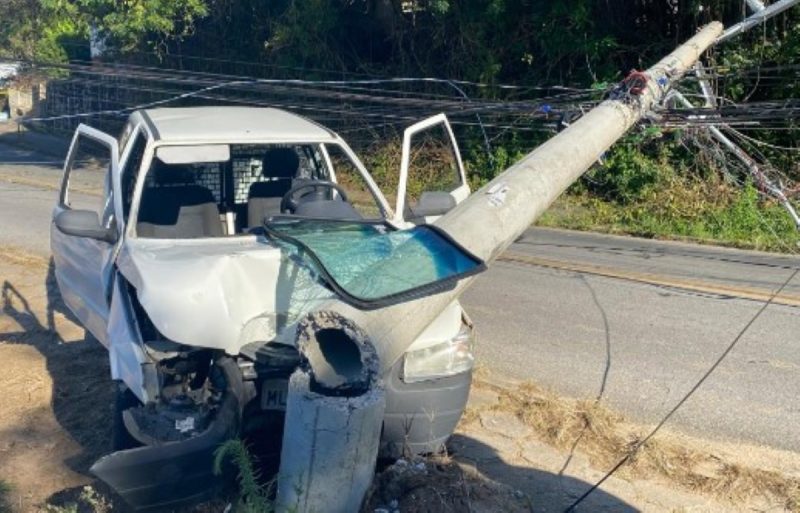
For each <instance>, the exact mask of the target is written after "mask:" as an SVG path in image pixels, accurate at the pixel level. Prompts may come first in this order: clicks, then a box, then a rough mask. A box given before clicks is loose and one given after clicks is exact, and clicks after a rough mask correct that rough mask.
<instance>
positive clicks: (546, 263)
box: [497, 251, 800, 306]
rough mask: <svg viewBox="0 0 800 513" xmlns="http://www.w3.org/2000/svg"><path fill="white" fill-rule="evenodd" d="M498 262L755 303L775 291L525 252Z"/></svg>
mask: <svg viewBox="0 0 800 513" xmlns="http://www.w3.org/2000/svg"><path fill="white" fill-rule="evenodd" d="M497 260H500V261H505V262H516V263H521V264H528V265H536V266H540V267H548V268H551V269H559V270H563V271H572V272H576V273H585V274H594V275H597V276H604V277H607V278H617V279H620V280H628V281H634V282H638V283H647V284H650V285H659V286H663V287H673V288H678V289H683V290H690V291H693V292H703V293H706V294H716V295H721V296H729V297H736V298H743V299H752V300H754V301H767V300H769V298H770V297H771V296H772V294H773V292H774V291H772V290H767V289H762V288H757V287H732V286H729V285H722V284H719V283H710V282H704V281H700V280H691V281H690V280H686V279H681V278H673V277H668V276H661V275H657V274H651V273H642V272H634V271H624V270H621V269H615V268H611V267H604V266H599V265H594V264H586V263H577V262H562V261H560V260H552V259H549V258H542V257H538V256H533V255H528V254H524V253H518V252H515V251H506V252H505V253H503V254H502V255H500V256H499V257H498V258H497ZM772 302H773V303H777V304H781V305H787V306H800V296H798V295H797V294H789V293H786V292H783V293H781V294H779V295H778V296H776V297H775V299H773V300H772Z"/></svg>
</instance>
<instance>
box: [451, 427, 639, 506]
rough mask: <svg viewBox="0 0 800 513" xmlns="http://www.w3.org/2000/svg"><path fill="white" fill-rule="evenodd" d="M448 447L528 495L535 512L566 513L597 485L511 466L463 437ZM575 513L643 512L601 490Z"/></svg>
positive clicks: (455, 438) (491, 476)
mask: <svg viewBox="0 0 800 513" xmlns="http://www.w3.org/2000/svg"><path fill="white" fill-rule="evenodd" d="M447 445H448V448H449V449H450V450H451V451H452V453H453V458H454V459H455V460H456V461H457V462H459V463H461V464H463V465H467V466H470V467H474V468H475V469H476V470H477V471H478V472H480V474H482V475H483V476H486V477H488V478H489V479H492V480H494V481H497V482H499V483H503V484H505V485H507V486H510V487H512V488H514V489H516V490H520V491H522V492H523V493H525V494H526V495H527V496H528V497H530V498H531V502H532V511H534V512H536V513H560V512H563V511H564V510H565V509H566V508H567V507H569V506H570V505H571V504H572V503H573V501H575V499H577V498H578V497H580V496H581V494H583V493H584V492H585V491H586V490H588V489H589V488H590V487H591V486H592V484H593V483H587V482H585V481H582V480H580V479H576V478H574V477H570V476H564V475H558V474H553V473H551V472H546V471H544V470H538V469H533V468H525V467H517V466H514V465H509V464H508V463H506V462H505V461H503V460H502V458H501V457H500V456H499V455H498V454H497V451H496V450H495V449H494V448H492V447H490V446H488V445H486V444H484V443H483V442H480V441H478V440H476V439H474V438H471V437H469V436H465V435H462V434H456V435H453V437H452V438H451V439H450V441H449V442H448V444H447ZM575 511H576V512H581V511H585V512H590V511H591V512H600V513H602V512H615V513H627V512H634V511H639V510H638V509H637V508H635V507H634V506H631V505H630V504H628V503H626V502H625V501H623V500H622V499H620V498H618V497H615V496H613V495H611V494H609V493H607V492H604V491H603V490H599V489H598V490H596V491H595V492H594V493H593V494H592V495H590V496H589V497H588V498H587V499H586V500H585V501H584V502H583V503H581V505H580V506H578V507H577V508H576V509H575Z"/></svg>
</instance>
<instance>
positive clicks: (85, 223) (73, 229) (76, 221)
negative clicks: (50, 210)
mask: <svg viewBox="0 0 800 513" xmlns="http://www.w3.org/2000/svg"><path fill="white" fill-rule="evenodd" d="M55 223H56V228H58V229H59V231H61V233H63V234H65V235H74V236H76V237H88V238H90V239H96V240H101V241H104V242H108V243H110V244H113V243H115V242H116V241H117V230H116V227H115V226H111V227H110V228H104V227H103V226H102V225H101V224H100V219H99V218H98V217H97V212H94V211H92V210H64V211H63V212H61V213H60V214H58V215H57V216H56V220H55Z"/></svg>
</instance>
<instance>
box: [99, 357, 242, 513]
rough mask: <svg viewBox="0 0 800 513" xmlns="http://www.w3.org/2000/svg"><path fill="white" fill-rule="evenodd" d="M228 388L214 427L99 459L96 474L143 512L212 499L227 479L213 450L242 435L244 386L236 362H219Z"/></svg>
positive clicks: (229, 360)
mask: <svg viewBox="0 0 800 513" xmlns="http://www.w3.org/2000/svg"><path fill="white" fill-rule="evenodd" d="M217 365H218V366H219V368H220V369H221V370H222V373H223V375H224V376H225V379H226V383H227V389H226V392H225V394H224V396H223V399H222V402H221V404H220V407H219V409H218V411H217V414H216V417H215V418H214V420H213V422H212V423H211V425H210V426H209V427H208V428H207V429H206V430H205V431H204V432H203V433H201V434H200V435H198V436H196V437H194V438H191V439H189V440H186V441H181V442H168V443H164V444H163V445H160V446H147V447H139V448H136V449H129V450H125V451H118V452H114V453H111V454H109V455H108V456H104V457H103V458H100V459H99V460H98V461H97V462H95V464H94V465H92V468H91V472H92V473H93V474H94V475H96V476H97V477H98V478H100V479H101V480H102V481H104V482H105V483H106V484H108V485H109V486H110V487H111V488H113V489H114V491H116V492H117V493H118V494H119V495H120V496H121V497H122V498H123V499H124V500H125V502H127V503H128V504H129V505H130V506H131V507H133V508H135V509H136V510H138V511H148V510H151V511H152V510H165V509H169V508H170V507H171V506H175V505H178V504H181V505H183V504H186V503H191V502H199V501H202V500H205V499H207V498H210V497H211V496H212V495H213V494H214V493H216V492H217V491H218V490H219V489H220V487H221V486H222V485H223V483H224V480H223V479H222V478H220V477H218V476H215V475H214V473H213V462H214V452H215V451H216V450H217V448H218V447H219V446H220V445H221V444H222V443H224V442H225V441H226V440H229V439H231V438H234V437H236V436H237V435H238V431H239V425H240V421H241V411H242V397H243V392H242V390H243V387H242V378H241V373H240V371H239V368H238V366H237V365H236V363H235V362H234V361H233V360H231V359H224V360H222V361H220V362H218V363H217Z"/></svg>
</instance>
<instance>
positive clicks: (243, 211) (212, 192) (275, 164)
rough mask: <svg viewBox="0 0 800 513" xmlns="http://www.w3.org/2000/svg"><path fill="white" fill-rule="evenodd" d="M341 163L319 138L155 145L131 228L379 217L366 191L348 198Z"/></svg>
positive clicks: (174, 232)
mask: <svg viewBox="0 0 800 513" xmlns="http://www.w3.org/2000/svg"><path fill="white" fill-rule="evenodd" d="M329 146H335V145H329ZM342 153H343V154H344V152H342ZM345 157H346V155H345ZM339 162H342V164H340V163H339ZM345 163H346V162H345V161H344V160H339V161H333V160H332V159H330V158H326V153H325V148H324V146H323V145H321V144H280V145H279V144H209V145H193V146H191V145H190V146H175V145H162V146H159V147H157V148H156V152H155V154H154V156H153V159H152V163H151V165H150V167H149V169H148V170H147V173H146V174H145V177H144V184H143V187H142V194H141V200H140V201H139V209H138V215H137V218H136V233H137V235H138V236H139V237H146V238H160V239H187V238H200V237H220V236H227V235H236V234H242V233H249V232H251V231H252V230H253V229H256V228H259V227H261V226H262V225H263V223H264V220H265V219H268V218H270V217H272V216H275V215H280V214H294V215H305V216H309V217H331V218H349V219H361V218H364V217H372V218H376V217H381V214H382V211H381V209H380V208H379V207H378V206H377V202H376V200H375V198H374V195H373V194H371V193H369V192H368V193H367V195H366V196H364V195H363V194H362V195H359V194H357V193H353V196H354V197H357V198H358V200H359V201H360V202H362V203H363V202H365V201H366V202H367V203H368V204H369V205H368V206H367V208H366V209H364V208H361V206H359V207H356V206H354V205H353V204H352V203H350V202H349V201H347V198H348V194H347V193H348V192H349V190H348V189H352V188H353V186H352V184H353V183H355V182H354V181H353V180H349V179H348V177H347V176H346V175H345V173H344V172H342V173H341V174H342V178H344V180H342V181H340V180H338V178H339V176H338V175H339V174H340V173H339V168H340V167H341V168H342V169H344V168H345ZM332 167H333V168H335V170H333V169H332ZM352 167H353V168H356V166H354V165H353V166H352ZM336 182H340V183H336ZM126 201H127V202H128V204H130V202H131V201H132V197H128V198H126ZM368 214H371V215H368Z"/></svg>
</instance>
